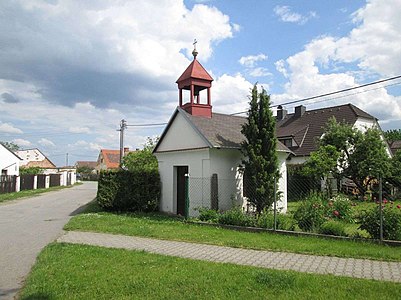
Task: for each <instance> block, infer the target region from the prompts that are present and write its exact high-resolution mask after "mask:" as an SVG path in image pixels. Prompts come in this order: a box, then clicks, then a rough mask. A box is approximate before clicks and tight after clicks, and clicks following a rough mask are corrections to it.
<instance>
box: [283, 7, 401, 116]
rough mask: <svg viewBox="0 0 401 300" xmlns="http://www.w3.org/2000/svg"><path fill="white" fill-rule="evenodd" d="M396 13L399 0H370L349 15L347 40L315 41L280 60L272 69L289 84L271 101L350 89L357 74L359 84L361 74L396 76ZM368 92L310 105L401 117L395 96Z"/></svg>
mask: <svg viewBox="0 0 401 300" xmlns="http://www.w3.org/2000/svg"><path fill="white" fill-rule="evenodd" d="M399 11H401V2H399V1H386V2H383V1H376V0H372V1H370V2H368V3H367V5H366V6H365V7H363V8H361V9H360V10H358V11H357V13H355V14H354V15H353V16H354V20H355V22H356V23H355V24H356V27H355V28H354V29H353V30H352V31H351V32H350V33H349V35H348V36H345V37H342V38H335V37H330V36H323V37H319V38H317V39H315V40H313V41H311V42H310V43H309V44H307V45H306V46H305V49H304V50H303V51H301V52H299V53H296V54H294V55H293V56H291V57H289V58H287V59H286V60H285V61H284V60H280V61H277V62H276V68H277V70H278V71H280V72H281V73H282V74H283V75H284V76H285V77H287V78H288V80H289V81H288V82H287V83H286V85H285V93H284V94H281V95H275V100H276V102H278V103H280V102H283V101H288V100H290V99H299V98H303V97H308V96H314V95H319V94H323V93H327V92H332V91H337V90H341V89H344V88H349V87H354V86H357V85H359V84H362V83H363V81H362V82H361V81H360V80H361V78H360V76H361V74H362V80H366V78H363V76H367V75H368V76H369V75H370V76H372V75H374V76H376V77H371V78H377V76H379V77H386V76H390V75H395V74H396V75H398V74H399V70H400V69H401V46H400V45H399V42H398V41H399V40H400V39H401V20H400V19H399V17H398V13H397V12H399ZM383 16H386V18H383ZM328 70H336V71H335V73H334V72H328ZM372 88H376V89H375V90H372V91H369V92H364V93H361V92H362V91H364V90H368V89H369V88H366V89H363V90H358V91H357V92H358V93H348V94H351V96H348V97H344V98H339V99H332V100H330V101H326V102H321V103H320V104H319V103H317V104H315V105H314V106H315V107H316V106H328V105H336V104H339V103H347V102H352V103H353V104H355V105H357V106H359V107H360V108H362V109H364V110H366V111H367V112H369V113H371V114H372V115H374V116H376V117H378V118H379V119H381V120H386V119H394V118H401V97H397V96H393V95H391V94H389V92H388V91H387V90H386V89H384V88H381V89H377V86H376V87H372ZM339 96H343V95H339ZM334 98H335V97H334ZM322 100H324V99H320V101H322ZM317 101H319V100H313V101H311V102H317ZM309 107H312V106H311V105H309ZM378 108H380V109H378Z"/></svg>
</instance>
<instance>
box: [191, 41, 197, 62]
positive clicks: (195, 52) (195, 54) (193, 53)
mask: <svg viewBox="0 0 401 300" xmlns="http://www.w3.org/2000/svg"><path fill="white" fill-rule="evenodd" d="M197 43H198V41H197V40H196V39H194V42H193V44H192V45H194V51H192V55H193V56H194V59H196V56H197V55H198V51H196V44H197Z"/></svg>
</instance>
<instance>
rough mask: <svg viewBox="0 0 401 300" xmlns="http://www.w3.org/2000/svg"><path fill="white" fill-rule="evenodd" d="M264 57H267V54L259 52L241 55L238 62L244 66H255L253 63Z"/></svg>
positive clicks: (264, 58)
mask: <svg viewBox="0 0 401 300" xmlns="http://www.w3.org/2000/svg"><path fill="white" fill-rule="evenodd" d="M266 59H267V55H266V54H263V53H260V54H258V55H248V56H243V57H241V58H240V59H239V61H238V62H239V63H240V64H241V65H243V66H245V67H248V68H253V67H255V65H256V63H257V62H258V61H263V60H266Z"/></svg>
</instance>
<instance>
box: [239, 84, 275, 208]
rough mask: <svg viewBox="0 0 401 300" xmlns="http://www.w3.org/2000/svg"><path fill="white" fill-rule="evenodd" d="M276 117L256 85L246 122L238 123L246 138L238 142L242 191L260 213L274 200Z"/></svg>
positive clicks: (264, 95) (263, 91)
mask: <svg viewBox="0 0 401 300" xmlns="http://www.w3.org/2000/svg"><path fill="white" fill-rule="evenodd" d="M275 125H276V119H275V118H274V116H273V113H272V111H271V110H270V96H269V95H267V93H266V91H265V90H264V89H262V91H261V92H260V93H259V92H258V89H257V86H256V85H255V86H254V87H253V89H252V93H251V100H250V103H249V110H248V121H247V122H246V123H245V124H244V125H243V126H242V130H241V132H242V134H244V136H245V137H246V140H245V141H244V142H243V144H242V153H243V155H244V157H245V159H244V160H243V162H242V163H243V165H244V175H245V180H244V184H245V190H246V194H247V197H248V199H249V201H250V203H251V204H253V205H254V206H255V207H256V211H257V212H258V213H260V212H261V211H262V210H263V209H264V208H265V207H270V206H271V205H272V204H273V202H274V191H275V186H274V178H275V177H276V178H277V179H278V176H279V172H278V157H277V152H276V146H277V139H276V133H275Z"/></svg>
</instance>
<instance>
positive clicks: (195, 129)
mask: <svg viewBox="0 0 401 300" xmlns="http://www.w3.org/2000/svg"><path fill="white" fill-rule="evenodd" d="M212 81H213V79H212V77H211V76H210V75H209V74H208V73H207V72H206V70H205V69H204V68H203V67H202V65H201V64H200V63H199V62H198V61H197V60H196V53H195V54H194V60H193V61H192V63H191V64H190V65H189V66H188V68H187V69H186V70H185V72H184V73H183V74H182V75H181V76H180V78H179V79H178V80H177V84H178V89H179V107H178V108H177V109H176V110H175V112H174V113H173V116H172V117H171V119H170V121H169V123H168V125H167V127H166V129H165V130H164V132H163V134H162V135H161V137H160V140H159V141H158V143H157V145H156V147H155V149H154V150H153V153H154V154H155V156H156V157H157V160H158V163H159V172H160V177H161V181H162V196H161V204H160V209H161V210H162V211H165V212H170V213H176V214H181V215H183V214H184V211H185V187H184V185H185V176H186V174H189V176H190V178H189V182H190V184H189V198H190V207H189V210H190V214H191V215H193V214H195V213H196V212H195V211H194V209H196V208H197V207H199V206H207V207H213V208H217V207H218V208H219V209H221V210H226V209H229V208H230V207H231V206H232V205H233V204H242V205H243V204H244V200H245V199H244V195H243V191H242V173H241V172H239V166H240V165H241V162H242V159H243V156H242V153H241V151H240V148H241V142H242V141H243V140H244V136H243V135H242V133H241V126H242V124H243V123H244V122H245V121H246V118H244V117H238V116H230V115H225V114H218V113H212V106H211V93H210V88H211V83H212ZM185 90H186V91H189V102H187V103H184V97H183V93H184V91H185ZM202 90H206V91H207V97H206V101H202V99H200V92H201V91H202ZM187 94H188V93H187ZM277 150H278V158H279V168H280V172H281V174H286V159H287V157H288V156H289V155H290V154H291V151H290V150H289V149H288V148H287V147H285V146H284V145H283V144H282V143H280V142H278V147H277ZM212 178H216V181H215V182H217V184H218V187H215V188H213V187H212V186H213V182H212ZM278 183H279V190H280V191H281V192H282V197H281V199H280V202H279V204H278V206H279V207H280V208H281V209H283V211H285V210H286V207H287V199H286V197H287V194H286V176H285V175H284V176H282V177H281V178H280V179H279V181H278ZM218 191H221V193H218ZM213 193H218V199H217V197H216V199H213ZM213 201H218V204H217V205H216V203H213ZM233 202H234V203H233Z"/></svg>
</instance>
